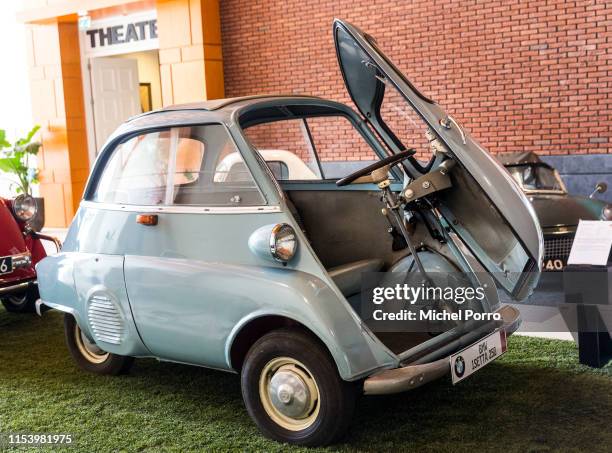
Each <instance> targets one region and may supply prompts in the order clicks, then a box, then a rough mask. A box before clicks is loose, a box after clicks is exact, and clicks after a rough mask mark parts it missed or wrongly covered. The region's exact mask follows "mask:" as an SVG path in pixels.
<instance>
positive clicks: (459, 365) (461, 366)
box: [455, 356, 465, 377]
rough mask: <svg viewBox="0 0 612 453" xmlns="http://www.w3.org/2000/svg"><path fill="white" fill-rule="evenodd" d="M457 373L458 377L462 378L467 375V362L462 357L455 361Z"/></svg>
mask: <svg viewBox="0 0 612 453" xmlns="http://www.w3.org/2000/svg"><path fill="white" fill-rule="evenodd" d="M455 373H456V374H457V377H461V376H463V373H465V360H463V357H461V356H457V358H456V359H455Z"/></svg>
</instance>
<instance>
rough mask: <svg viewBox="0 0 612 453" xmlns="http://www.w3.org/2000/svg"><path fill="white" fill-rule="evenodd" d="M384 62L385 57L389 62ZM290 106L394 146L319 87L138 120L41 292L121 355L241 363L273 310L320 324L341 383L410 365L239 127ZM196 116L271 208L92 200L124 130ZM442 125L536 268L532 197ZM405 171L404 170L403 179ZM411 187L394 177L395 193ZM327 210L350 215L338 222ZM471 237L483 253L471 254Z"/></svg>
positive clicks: (473, 271)
mask: <svg viewBox="0 0 612 453" xmlns="http://www.w3.org/2000/svg"><path fill="white" fill-rule="evenodd" d="M355 33H356V32H355ZM363 45H364V46H366V45H367V43H364V44H363ZM377 63H379V66H380V67H384V66H385V64H386V63H385V62H384V61H381V62H377ZM416 102H417V101H415V103H416ZM284 104H291V105H304V106H309V107H316V106H322V107H326V108H333V109H335V110H336V111H337V112H338V113H339V114H342V115H344V116H346V117H347V118H348V119H350V120H351V121H352V122H353V124H354V126H355V127H356V128H357V129H358V130H359V131H360V132H361V134H362V135H363V137H364V139H365V140H366V141H368V142H369V143H370V145H371V146H372V148H373V149H374V151H375V152H376V153H377V154H378V155H379V157H381V158H382V157H384V156H386V154H385V150H384V148H383V146H382V144H381V142H380V141H379V140H378V139H377V138H376V136H375V134H374V132H373V131H372V130H371V129H370V127H369V126H368V125H367V123H366V122H365V121H364V120H362V118H361V117H360V116H359V115H358V114H357V113H356V112H354V111H353V110H351V109H349V108H348V107H346V106H344V105H342V104H339V103H335V102H332V101H326V100H323V99H319V98H313V97H301V96H290V97H286V96H285V97H283V96H279V97H265V96H262V97H249V98H240V99H233V100H218V101H209V102H206V103H198V104H192V105H182V106H176V107H170V108H167V109H165V110H162V111H157V112H152V113H148V114H143V115H141V116H138V117H135V118H133V119H131V120H129V121H128V122H126V123H125V124H123V125H122V126H121V127H120V128H119V129H118V130H117V131H116V132H115V133H114V134H113V135H112V136H111V137H110V138H109V140H108V141H107V143H106V144H105V145H104V147H103V148H102V150H101V151H100V154H99V157H98V159H97V161H96V164H95V166H94V168H93V171H92V174H91V176H90V178H89V181H88V184H87V188H86V190H85V196H84V201H83V202H82V203H81V205H80V207H79V209H78V212H77V214H76V216H75V218H74V220H73V222H72V224H71V226H70V229H69V231H68V234H67V237H66V241H65V243H64V245H63V247H62V250H61V253H59V254H57V255H54V256H50V257H47V258H46V259H44V260H43V261H42V262H41V263H39V264H38V266H37V272H38V281H39V287H40V294H41V300H42V302H43V303H44V304H45V305H47V306H49V307H52V308H55V309H58V310H61V311H64V312H66V313H69V314H72V315H73V316H74V317H75V319H76V321H77V323H78V325H79V326H80V328H81V330H82V331H83V332H84V333H85V335H87V336H88V337H89V338H90V339H91V340H93V341H94V342H95V343H96V344H97V345H98V346H99V347H100V348H101V349H103V350H104V351H108V352H111V353H115V354H119V355H127V356H135V357H156V358H158V359H161V360H167V361H174V362H180V363H186V364H193V365H198V366H206V367H211V368H217V369H222V370H230V371H231V370H236V369H237V368H238V367H239V364H236V363H234V357H235V356H234V346H235V345H236V342H237V339H238V338H240V336H241V334H242V333H243V332H246V331H248V329H249V326H253V325H254V324H253V323H255V322H257V320H261V319H266V318H269V319H287V320H292V321H293V322H295V323H298V324H300V325H302V326H303V327H304V328H306V329H308V330H309V331H310V332H312V333H313V334H314V335H315V336H316V337H317V338H318V339H319V340H320V341H321V342H322V343H323V344H324V345H325V346H326V348H327V350H328V351H329V352H330V354H331V356H332V357H333V359H334V361H335V363H336V365H337V368H338V371H339V374H340V376H341V377H342V378H343V379H345V380H357V379H360V378H364V377H367V376H370V375H372V374H373V373H375V372H376V371H377V370H381V369H388V368H395V367H398V366H400V364H402V363H403V360H405V359H406V358H407V357H408V356H409V354H403V355H402V354H400V355H398V354H395V353H393V352H392V351H391V350H390V349H389V348H387V347H386V346H385V345H384V344H383V343H382V342H381V341H380V340H379V339H378V338H377V337H376V336H375V335H374V334H373V333H372V332H371V331H370V329H369V328H368V327H367V326H366V325H365V323H364V322H363V321H362V320H361V319H360V317H359V316H358V314H357V313H356V311H355V310H354V309H353V308H352V307H351V305H350V304H349V302H348V301H347V299H346V298H345V297H344V296H343V294H342V293H341V291H340V290H339V288H338V287H337V286H336V284H335V283H334V281H333V279H332V278H331V277H330V275H329V273H328V272H327V271H326V269H325V268H324V267H323V265H322V264H321V262H320V261H319V259H318V258H317V255H316V253H315V252H314V250H313V249H312V247H311V246H310V244H309V241H308V240H307V238H306V237H305V236H304V234H303V233H302V231H301V229H300V227H299V225H298V224H297V222H296V220H295V218H294V216H293V215H292V214H291V212H290V210H289V208H288V205H287V200H286V199H285V197H284V193H283V190H282V187H281V186H280V185H279V183H278V182H277V181H276V180H275V179H274V177H273V175H272V173H271V172H270V170H269V169H268V168H267V166H266V164H265V162H264V161H263V159H262V158H261V156H260V155H259V154H258V152H257V151H256V150H255V149H254V148H253V147H252V146H251V144H250V143H249V142H248V140H247V139H246V138H245V135H244V133H243V131H242V129H241V128H240V126H239V124H240V121H239V118H240V116H241V115H243V114H245V113H247V112H249V111H252V110H253V109H262V108H265V107H266V106H278V105H284ZM432 115H433V113H432ZM425 119H427V118H425ZM432 121H433V120H432ZM199 124H221V125H223V126H224V127H225V128H226V129H227V131H228V132H229V134H230V136H231V138H232V139H233V141H234V143H235V145H236V147H237V149H238V150H240V152H241V153H242V157H243V159H244V161H245V164H246V166H247V168H248V169H249V171H250V172H251V174H252V175H253V178H254V180H255V181H256V183H257V186H258V188H259V190H260V192H261V194H262V196H263V199H264V200H265V202H264V203H262V205H261V206H255V207H245V208H228V209H214V208H207V207H176V206H130V205H106V204H103V203H97V202H93V201H90V196H89V195H90V192H91V190H92V187H95V185H96V182H97V180H98V178H99V175H100V173H101V172H102V170H103V169H104V167H105V164H106V162H107V161H108V158H109V156H110V155H111V154H112V153H113V151H114V149H115V146H116V144H117V143H119V142H120V141H121V140H123V139H125V138H126V137H129V136H130V135H132V134H136V133H139V132H145V131H149V130H155V129H156V128H161V127H170V126H171V127H175V126H181V125H199ZM430 125H431V126H432V127H434V125H433V124H432V123H430ZM435 127H436V128H437V129H436V131H437V132H438V133H439V134H440V136H441V137H446V138H445V139H444V140H445V141H446V145H447V146H448V147H449V148H450V149H451V150H452V151H453V153H454V156H455V158H456V159H457V160H458V161H459V162H460V163H461V164H462V165H463V166H464V167H465V168H466V169H467V171H469V172H470V174H471V175H472V176H473V177H474V178H475V180H476V181H477V182H478V184H479V185H480V187H481V188H482V189H483V190H484V191H485V192H486V193H487V195H488V197H489V199H490V200H492V202H493V203H494V205H495V206H497V208H498V209H499V211H500V212H501V214H502V215H503V217H504V218H505V219H506V221H507V222H508V224H509V225H510V226H511V227H512V228H513V231H514V232H515V233H516V235H517V236H518V237H519V238H520V243H521V244H523V247H524V250H525V252H524V253H527V254H528V255H529V256H530V257H532V260H533V262H534V263H535V264H533V265H534V266H535V268H534V270H535V271H536V274H537V271H538V269H537V266H538V264H537V263H538V260H539V259H540V258H541V241H542V239H541V231H540V230H539V227H538V226H537V221H536V220H535V215H534V214H533V210H532V209H531V207H530V205H529V202H528V201H527V200H526V198H525V197H524V195H523V194H522V193H521V192H520V190H518V189H517V187H516V185H515V184H514V183H513V182H512V180H511V179H510V177H509V176H508V175H507V174H505V170H503V168H501V166H499V165H496V164H495V163H494V161H493V160H492V159H491V157H490V156H489V155H488V153H487V152H486V151H484V150H483V149H482V148H481V147H480V146H479V145H478V144H477V143H476V142H474V141H473V140H472V139H471V137H469V135H468V141H467V149H466V147H465V146H464V147H461V146H457V141H458V137H457V133H456V132H455V131H450V132H446V131H445V130H443V129H440V127H439V125H435ZM445 134H446V136H445ZM447 139H448V140H447ZM400 178H401V174H398V178H397V179H396V180H401V179H400ZM401 187H402V186H401V184H399V183H398V184H396V187H395V189H397V190H400V189H401ZM301 189H302V190H367V191H373V190H377V187H376V186H375V185H372V184H359V185H349V186H346V187H336V185H335V184H334V181H320V182H317V183H309V184H304V186H303V187H301ZM142 213H145V214H146V213H151V214H157V215H158V217H159V223H158V224H157V225H156V226H155V227H154V228H153V227H148V226H145V225H140V224H138V223H137V222H136V216H137V215H138V214H142ZM373 215H377V213H373ZM439 216H440V217H439V220H440V222H441V225H442V226H443V228H442V234H444V235H445V238H444V239H445V242H446V243H447V244H448V249H449V251H450V252H449V253H450V254H451V255H452V256H453V257H454V259H453V261H454V264H455V266H457V267H458V268H459V269H460V270H461V271H462V272H464V273H465V274H466V275H467V276H468V277H469V278H470V279H471V280H472V282H474V280H475V279H477V278H478V277H477V273H478V272H479V271H480V272H489V273H490V272H492V270H494V269H495V268H491V267H487V260H488V257H487V256H484V255H485V254H484V253H482V254H479V250H480V247H479V245H478V243H477V242H476V241H475V238H474V237H473V235H470V234H469V233H468V232H464V231H462V230H461V227H460V226H458V227H456V228H454V231H452V230H453V228H452V227H451V224H452V223H453V214H452V212H444V210H442V211H441V212H440V213H439ZM327 220H328V221H334V222H342V219H340V218H339V219H327ZM282 223H286V224H289V225H291V226H293V228H294V230H295V231H296V234H297V239H298V249H297V252H296V255H295V256H294V257H293V258H292V259H291V260H290V261H289V262H288V263H286V264H283V263H281V262H278V261H275V260H274V259H273V258H272V255H271V254H270V253H269V231H270V230H271V228H272V227H273V226H274V225H276V224H282ZM382 234H385V233H384V232H382ZM458 236H459V237H458ZM461 239H462V240H463V244H462V243H461ZM464 244H467V245H468V246H470V248H471V249H472V252H474V253H473V254H472V253H470V252H468V251H466V249H465V246H464ZM475 255H476V256H478V257H479V259H476V258H475ZM421 261H422V262H423V264H424V266H425V267H426V269H427V270H430V271H438V272H446V271H452V270H453V269H456V268H453V267H452V266H449V264H448V261H447V260H446V259H444V258H442V256H440V255H438V254H435V253H430V252H423V253H422V255H421ZM513 284H515V288H516V292H515V294H514V296H515V297H518V298H524V297H525V296H526V295H528V294H529V293H530V292H531V291H532V290H533V288H534V287H535V285H536V284H537V275H536V276H533V275H532V276H529V277H526V278H524V279H523V280H521V282H520V284H518V283H513ZM492 286H493V288H494V287H495V285H494V284H493V285H492ZM100 301H102V302H103V304H102V305H100ZM109 304H110V305H109ZM485 304H486V307H484V309H485V311H494V310H497V309H498V308H499V300H498V298H497V293H496V292H495V291H492V292H490V293H489V294H488V295H487V300H486V301H485ZM108 307H111V309H110V310H111V311H113V315H114V316H115V317H118V318H119V319H120V321H119V322H115V323H114V324H113V323H111V324H112V325H111V326H110V331H111V333H110V336H109V335H105V332H106V330H108V329H107V326H106V324H105V323H106V322H107V321H105V319H104V317H103V316H102V317H101V315H100V314H101V313H102V314H104V313H106V311H105V310H109V308H108ZM96 328H97V331H96ZM100 332H102V334H100ZM106 333H108V332H106ZM105 340H108V341H105ZM252 341H254V339H253V340H252ZM472 341H473V339H472ZM437 358H440V357H437Z"/></svg>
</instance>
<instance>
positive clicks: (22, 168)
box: [0, 125, 41, 194]
mask: <svg viewBox="0 0 612 453" xmlns="http://www.w3.org/2000/svg"><path fill="white" fill-rule="evenodd" d="M39 129H40V126H39V125H36V126H34V127H33V128H32V129H31V130H30V131H29V132H28V133H27V135H26V136H25V137H22V138H20V139H18V140H16V141H15V143H14V144H11V143H10V142H9V141H8V140H7V139H6V131H5V130H4V129H0V150H3V151H0V171H2V172H5V173H9V174H13V175H15V176H16V177H17V181H16V182H15V184H16V185H17V193H28V194H29V193H30V190H31V185H32V184H36V183H37V182H38V169H37V168H36V167H30V159H29V158H30V156H36V155H37V154H38V152H39V151H40V147H41V144H40V142H33V141H32V139H33V138H34V135H36V133H37V132H38V131H39ZM6 148H9V149H6Z"/></svg>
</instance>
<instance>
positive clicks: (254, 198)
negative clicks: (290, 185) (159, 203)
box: [171, 124, 265, 206]
mask: <svg viewBox="0 0 612 453" xmlns="http://www.w3.org/2000/svg"><path fill="white" fill-rule="evenodd" d="M177 134H178V137H177V150H176V160H175V162H176V165H175V168H174V169H173V170H171V172H172V173H173V174H174V184H173V186H174V187H173V196H172V203H173V204H175V205H184V206H259V205H263V204H265V199H264V198H263V196H262V194H261V192H260V191H259V188H258V186H257V184H256V183H255V180H254V178H253V176H252V174H251V172H250V171H249V169H248V167H247V165H246V164H245V162H244V159H243V158H242V154H241V153H240V152H239V151H238V149H237V148H236V145H235V144H234V141H233V140H232V138H231V137H230V136H229V134H228V132H227V130H226V129H225V127H223V126H221V125H217V124H214V125H201V126H190V127H182V128H179V129H178V130H177Z"/></svg>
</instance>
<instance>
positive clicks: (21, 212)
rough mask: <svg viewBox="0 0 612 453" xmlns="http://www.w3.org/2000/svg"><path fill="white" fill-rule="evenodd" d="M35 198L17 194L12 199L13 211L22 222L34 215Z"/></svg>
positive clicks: (27, 220)
mask: <svg viewBox="0 0 612 453" xmlns="http://www.w3.org/2000/svg"><path fill="white" fill-rule="evenodd" d="M36 210H37V207H36V200H34V198H32V197H31V196H29V195H23V194H22V195H19V196H18V197H16V198H15V199H14V200H13V213H14V214H15V217H17V219H19V220H21V221H22V222H29V221H30V220H32V218H33V217H34V216H35V215H36Z"/></svg>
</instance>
